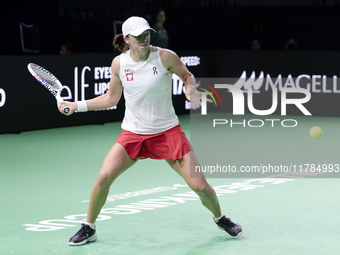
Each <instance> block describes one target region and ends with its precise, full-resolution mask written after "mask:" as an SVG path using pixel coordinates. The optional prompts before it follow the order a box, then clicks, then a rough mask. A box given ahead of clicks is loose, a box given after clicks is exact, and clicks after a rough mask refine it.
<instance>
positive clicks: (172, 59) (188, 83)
mask: <svg viewBox="0 0 340 255" xmlns="http://www.w3.org/2000/svg"><path fill="white" fill-rule="evenodd" d="M160 56H161V60H162V63H163V66H164V67H165V68H166V69H167V70H169V71H171V72H172V73H174V74H176V75H177V76H178V77H179V78H180V79H181V80H182V81H183V83H184V86H185V96H186V98H187V99H188V101H190V102H192V103H194V109H196V103H199V104H201V98H202V94H206V92H200V91H198V90H197V88H198V87H199V86H200V84H199V83H196V79H195V76H194V75H193V74H192V73H191V72H189V70H188V68H187V67H186V66H185V65H184V64H183V62H182V61H181V60H180V59H179V57H178V56H177V54H176V53H175V52H173V51H171V50H167V49H161V50H160ZM207 101H208V102H210V101H211V102H212V100H211V99H207Z"/></svg>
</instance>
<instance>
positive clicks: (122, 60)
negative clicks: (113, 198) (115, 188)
mask: <svg viewBox="0 0 340 255" xmlns="http://www.w3.org/2000/svg"><path fill="white" fill-rule="evenodd" d="M150 30H152V29H151V28H150V26H149V24H148V22H147V21H146V20H145V19H143V18H140V17H130V18H129V19H127V20H126V21H125V22H124V23H123V26H122V31H123V34H120V35H117V36H116V37H115V38H114V41H113V45H114V46H115V48H118V49H119V50H120V51H121V52H122V53H121V54H120V55H119V56H117V57H115V58H114V59H113V61H112V65H111V71H112V76H111V80H110V84H109V90H108V92H107V93H106V94H104V95H101V96H98V97H96V98H93V99H91V100H86V101H79V102H63V103H61V105H60V109H64V107H69V108H70V112H69V113H68V114H66V115H70V114H72V113H73V112H74V111H76V110H77V111H80V112H81V111H88V110H103V109H107V108H110V107H113V106H115V105H117V103H118V102H119V100H120V98H121V95H122V92H123V91H124V97H125V100H126V109H125V116H124V119H123V122H122V129H123V131H122V132H121V134H120V136H119V137H118V139H117V141H116V143H115V144H114V145H113V147H112V148H111V149H110V151H109V152H108V154H107V156H106V157H105V159H104V162H103V165H102V167H101V169H100V172H99V175H98V178H97V180H96V182H95V184H94V186H93V188H92V190H91V195H90V202H89V207H88V213H87V222H86V223H84V224H82V226H81V229H80V230H79V231H78V232H77V233H76V234H75V235H74V236H73V237H71V239H70V241H69V244H70V245H82V244H85V243H87V242H93V241H96V240H97V233H96V228H95V221H96V219H97V217H98V215H99V213H100V210H101V208H102V207H103V205H104V204H105V201H106V199H107V195H108V192H109V189H110V186H111V184H112V183H113V181H114V180H115V179H116V178H117V177H118V176H119V175H120V174H122V173H123V172H124V171H125V170H126V169H128V168H129V167H131V166H132V165H133V164H134V163H136V161H137V160H138V159H139V158H152V159H164V160H166V162H167V163H168V164H169V165H170V167H171V168H173V169H174V170H175V171H176V172H177V173H178V174H179V175H180V176H182V177H183V178H184V180H185V182H186V183H187V184H188V186H189V187H190V188H191V189H192V190H193V191H194V192H195V193H196V194H197V195H198V196H199V198H200V200H201V202H202V204H203V205H204V206H205V207H206V208H207V209H208V210H209V211H211V213H212V214H213V219H214V221H215V223H216V224H217V225H218V227H219V228H221V229H223V230H225V231H226V232H227V233H228V234H229V235H230V236H231V237H232V238H237V237H239V236H240V235H241V234H242V227H241V226H240V225H239V224H238V223H236V222H233V221H231V220H230V218H227V217H225V216H224V214H222V212H221V209H220V205H219V201H218V199H217V196H216V193H215V191H214V189H213V188H212V187H211V186H210V185H209V184H208V183H207V181H206V179H205V177H204V175H203V173H201V175H200V178H190V167H191V169H195V166H197V165H199V162H198V160H197V158H196V156H195V154H194V152H193V149H192V147H191V145H190V143H189V141H188V139H187V137H186V136H185V134H184V132H183V131H182V128H181V126H180V124H179V121H178V118H177V116H176V114H175V111H174V108H173V105H172V100H171V95H172V91H171V89H172V74H173V73H174V74H176V75H178V76H179V77H180V78H181V79H182V81H183V82H184V84H185V95H186V98H187V99H188V100H189V101H190V102H192V103H194V105H195V104H196V103H197V102H198V103H200V100H201V97H202V92H199V91H198V90H197V87H198V86H199V84H196V81H195V77H194V76H193V75H192V74H191V73H190V72H189V71H188V69H187V68H186V66H185V65H184V64H183V63H182V62H181V60H180V59H179V58H178V56H177V55H176V54H175V53H174V52H172V51H170V50H167V49H162V48H158V47H154V46H151V45H149V42H150ZM123 88H124V90H123Z"/></svg>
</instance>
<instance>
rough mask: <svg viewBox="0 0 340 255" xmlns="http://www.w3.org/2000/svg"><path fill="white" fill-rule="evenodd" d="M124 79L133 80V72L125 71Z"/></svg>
mask: <svg viewBox="0 0 340 255" xmlns="http://www.w3.org/2000/svg"><path fill="white" fill-rule="evenodd" d="M126 80H127V81H133V73H127V74H126Z"/></svg>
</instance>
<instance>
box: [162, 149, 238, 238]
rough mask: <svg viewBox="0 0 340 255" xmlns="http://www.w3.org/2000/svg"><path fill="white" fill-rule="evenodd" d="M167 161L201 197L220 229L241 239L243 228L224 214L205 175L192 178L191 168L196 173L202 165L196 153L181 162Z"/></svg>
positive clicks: (183, 158)
mask: <svg viewBox="0 0 340 255" xmlns="http://www.w3.org/2000/svg"><path fill="white" fill-rule="evenodd" d="M166 161H167V163H168V164H169V165H170V166H171V167H172V168H173V169H174V170H175V171H176V172H177V173H178V174H179V175H181V176H182V177H183V179H184V180H185V182H186V183H187V184H188V186H189V187H190V188H191V189H192V190H193V191H194V192H195V193H196V194H197V195H198V196H199V198H200V199H201V202H202V204H203V205H204V206H205V207H206V208H207V209H208V210H209V211H211V212H212V214H213V215H214V220H215V222H216V224H217V225H218V227H219V228H220V229H223V230H225V231H226V232H227V233H228V234H229V235H230V236H231V237H233V238H237V237H239V236H240V235H241V234H242V227H241V226H240V225H239V224H238V223H235V222H233V221H231V220H230V219H229V218H227V217H225V216H224V214H222V212H221V208H220V204H219V201H218V198H217V196H216V193H215V190H214V189H213V187H211V186H210V184H209V183H208V182H207V180H206V179H205V176H204V174H203V173H195V177H193V178H191V176H190V168H191V169H192V171H194V169H195V166H199V165H200V164H199V162H198V159H197V158H196V155H195V153H194V152H193V151H190V152H189V153H187V154H185V155H184V156H183V157H182V158H181V159H179V160H176V161H173V160H172V159H167V160H166Z"/></svg>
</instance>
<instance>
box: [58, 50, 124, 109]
mask: <svg viewBox="0 0 340 255" xmlns="http://www.w3.org/2000/svg"><path fill="white" fill-rule="evenodd" d="M119 70H120V56H117V57H115V58H114V59H113V61H112V64H111V80H110V83H109V90H108V91H107V92H106V93H105V94H103V95H100V96H98V97H95V98H93V99H89V100H86V105H87V109H88V111H94V110H105V109H108V108H111V107H113V106H116V105H117V104H118V102H119V100H120V98H121V96H122V91H123V85H122V82H121V81H120V78H119ZM66 106H67V107H69V108H70V112H69V113H68V114H67V115H70V114H72V113H74V111H76V110H78V104H77V102H67V101H65V102H63V103H61V104H60V106H59V109H64V107H66Z"/></svg>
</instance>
